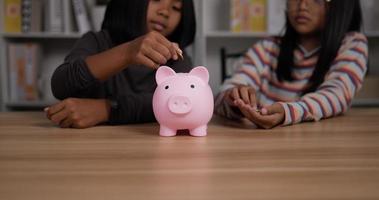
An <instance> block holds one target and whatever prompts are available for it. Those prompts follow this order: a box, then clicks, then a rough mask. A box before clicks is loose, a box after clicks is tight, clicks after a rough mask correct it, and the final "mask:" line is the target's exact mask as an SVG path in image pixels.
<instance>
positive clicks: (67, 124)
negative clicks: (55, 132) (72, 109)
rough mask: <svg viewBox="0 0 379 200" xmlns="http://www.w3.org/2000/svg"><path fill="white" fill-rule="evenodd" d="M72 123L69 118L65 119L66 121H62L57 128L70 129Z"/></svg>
mask: <svg viewBox="0 0 379 200" xmlns="http://www.w3.org/2000/svg"><path fill="white" fill-rule="evenodd" d="M72 124H73V121H72V119H71V118H70V117H67V118H66V119H64V120H62V121H61V123H60V124H59V126H60V127H61V128H70V127H72Z"/></svg>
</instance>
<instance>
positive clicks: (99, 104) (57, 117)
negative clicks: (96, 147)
mask: <svg viewBox="0 0 379 200" xmlns="http://www.w3.org/2000/svg"><path fill="white" fill-rule="evenodd" d="M44 111H45V113H46V116H47V118H48V119H50V120H51V121H52V122H53V123H54V124H56V125H58V126H60V127H62V128H88V127H91V126H95V125H97V124H99V123H102V122H106V121H108V118H109V112H110V106H109V103H108V102H107V100H105V99H96V100H95V99H75V98H68V99H65V100H63V101H61V102H59V103H57V104H55V105H52V106H50V107H47V108H45V110H44Z"/></svg>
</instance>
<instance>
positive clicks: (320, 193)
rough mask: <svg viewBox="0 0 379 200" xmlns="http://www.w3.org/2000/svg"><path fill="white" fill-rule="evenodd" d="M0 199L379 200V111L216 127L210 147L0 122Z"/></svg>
mask: <svg viewBox="0 0 379 200" xmlns="http://www.w3.org/2000/svg"><path fill="white" fill-rule="evenodd" d="M0 199H1V200H13V199H38V200H42V199H54V200H60V199H91V200H96V199H104V200H105V199H106V200H110V199H146V200H148V199H164V200H168V199H173V200H182V199H228V200H236V199H281V200H286V199H288V200H297V199H314V200H316V199H317V200H319V199H352V200H362V199H379V108H371V109H356V108H355V109H353V110H351V111H349V112H348V114H347V115H346V116H342V117H337V118H333V119H328V120H324V121H321V122H316V123H304V124H300V125H295V126H289V127H280V128H276V129H273V130H252V129H246V128H241V127H231V126H225V125H223V124H221V123H220V120H217V119H216V120H214V121H213V122H212V123H211V125H210V126H209V135H208V136H207V137H204V138H195V137H190V136H187V135H184V134H183V135H179V136H177V137H171V138H163V137H159V136H158V125H157V124H144V125H130V126H114V127H109V126H100V127H95V128H89V129H84V130H74V129H60V128H57V127H54V126H52V125H51V124H50V123H49V121H47V120H46V119H45V117H44V114H43V113H35V112H34V113H25V112H20V113H0Z"/></svg>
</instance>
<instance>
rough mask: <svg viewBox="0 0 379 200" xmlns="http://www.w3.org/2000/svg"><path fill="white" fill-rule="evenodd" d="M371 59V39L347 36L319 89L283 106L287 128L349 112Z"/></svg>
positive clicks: (282, 103) (359, 35)
mask: <svg viewBox="0 0 379 200" xmlns="http://www.w3.org/2000/svg"><path fill="white" fill-rule="evenodd" d="M367 60H368V46H367V38H366V37H365V36H364V35H363V34H359V33H355V34H354V35H350V36H347V37H346V38H345V41H344V42H343V45H342V46H341V48H340V50H339V52H338V55H337V57H336V59H335V60H334V62H333V64H332V66H331V67H330V70H329V72H328V73H327V74H326V76H325V81H324V82H323V83H322V84H321V85H320V86H319V88H318V89H317V90H316V91H315V92H312V93H308V94H306V95H304V96H303V97H301V98H300V100H299V101H296V102H281V103H280V104H281V105H282V106H283V108H284V110H285V120H284V123H283V125H290V124H296V123H300V122H303V121H319V120H320V119H323V118H329V117H333V116H337V115H340V114H342V113H344V112H346V111H347V110H348V109H349V107H350V105H351V102H352V99H353V97H354V95H355V94H356V92H357V91H358V90H359V89H360V88H361V87H362V83H363V79H364V76H365V74H366V71H367Z"/></svg>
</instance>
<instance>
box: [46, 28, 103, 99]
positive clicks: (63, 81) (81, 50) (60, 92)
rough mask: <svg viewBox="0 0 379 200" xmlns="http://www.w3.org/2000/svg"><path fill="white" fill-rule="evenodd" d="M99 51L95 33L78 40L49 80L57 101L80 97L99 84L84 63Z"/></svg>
mask: <svg viewBox="0 0 379 200" xmlns="http://www.w3.org/2000/svg"><path fill="white" fill-rule="evenodd" d="M99 51H100V49H99V47H98V41H97V39H96V36H95V33H93V32H89V33H87V34H85V35H84V36H83V37H82V38H81V39H79V40H78V41H77V42H76V44H75V46H74V47H73V49H72V50H71V52H70V53H69V54H68V55H67V56H66V58H65V60H64V62H63V64H61V65H60V66H59V67H58V68H57V69H56V70H55V71H54V74H53V76H52V78H51V89H52V93H53V95H54V96H55V97H56V98H57V99H61V100H62V99H66V98H68V97H80V95H81V94H83V93H85V91H88V90H91V88H95V87H97V86H98V85H99V84H100V82H99V81H98V80H97V79H96V78H95V77H94V76H93V75H92V73H91V72H90V71H89V69H88V66H87V64H86V62H85V59H86V57H87V56H90V55H93V54H96V53H98V52H99Z"/></svg>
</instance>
